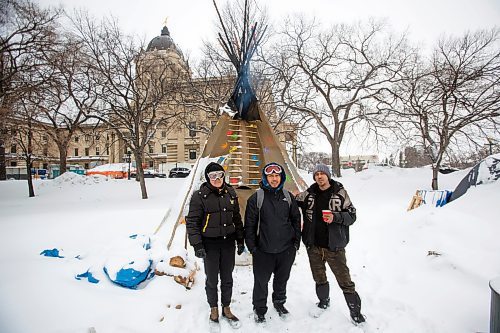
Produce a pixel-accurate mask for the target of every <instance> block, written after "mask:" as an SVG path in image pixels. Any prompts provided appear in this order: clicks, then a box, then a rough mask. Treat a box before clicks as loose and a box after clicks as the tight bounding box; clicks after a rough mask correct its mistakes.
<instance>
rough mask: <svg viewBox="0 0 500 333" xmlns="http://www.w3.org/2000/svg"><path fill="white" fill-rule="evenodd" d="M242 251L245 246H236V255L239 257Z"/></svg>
mask: <svg viewBox="0 0 500 333" xmlns="http://www.w3.org/2000/svg"><path fill="white" fill-rule="evenodd" d="M243 251H245V245H243V244H238V251H236V253H238V255H241V254H242V253H243Z"/></svg>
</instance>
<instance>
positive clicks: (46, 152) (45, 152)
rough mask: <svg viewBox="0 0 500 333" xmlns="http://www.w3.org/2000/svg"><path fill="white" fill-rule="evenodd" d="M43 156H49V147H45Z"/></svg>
mask: <svg viewBox="0 0 500 333" xmlns="http://www.w3.org/2000/svg"><path fill="white" fill-rule="evenodd" d="M43 156H49V150H48V149H47V147H43ZM44 169H47V168H44Z"/></svg>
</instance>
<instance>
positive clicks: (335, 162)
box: [332, 142, 342, 177]
mask: <svg viewBox="0 0 500 333" xmlns="http://www.w3.org/2000/svg"><path fill="white" fill-rule="evenodd" d="M337 147H338V145H337V143H336V142H334V143H333V144H332V170H333V174H334V176H335V177H342V174H341V172H340V153H339V149H338V148H337Z"/></svg>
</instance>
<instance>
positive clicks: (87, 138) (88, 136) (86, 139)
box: [85, 134, 90, 142]
mask: <svg viewBox="0 0 500 333" xmlns="http://www.w3.org/2000/svg"><path fill="white" fill-rule="evenodd" d="M89 141H90V135H88V134H85V142H89Z"/></svg>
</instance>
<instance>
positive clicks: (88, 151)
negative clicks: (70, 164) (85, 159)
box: [75, 148, 90, 156]
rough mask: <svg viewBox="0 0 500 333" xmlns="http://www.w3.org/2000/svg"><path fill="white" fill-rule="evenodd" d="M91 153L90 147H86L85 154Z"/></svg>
mask: <svg viewBox="0 0 500 333" xmlns="http://www.w3.org/2000/svg"><path fill="white" fill-rule="evenodd" d="M89 154H90V148H85V156H89ZM75 156H76V155H75Z"/></svg>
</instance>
